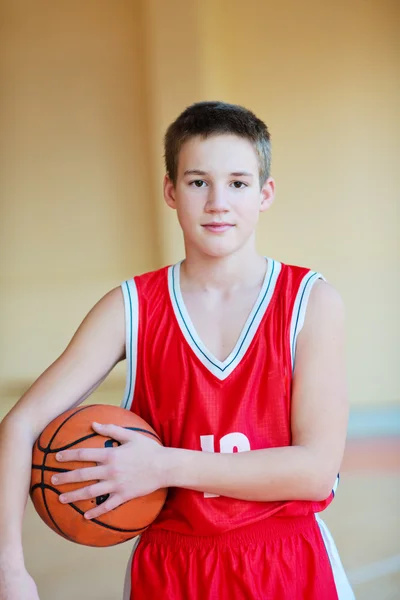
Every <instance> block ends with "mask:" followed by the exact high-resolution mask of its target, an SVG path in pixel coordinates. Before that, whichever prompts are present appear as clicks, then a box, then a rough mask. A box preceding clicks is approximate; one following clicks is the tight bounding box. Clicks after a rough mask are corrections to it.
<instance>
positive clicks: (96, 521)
mask: <svg viewBox="0 0 400 600" xmlns="http://www.w3.org/2000/svg"><path fill="white" fill-rule="evenodd" d="M36 488H41V489H42V491H43V490H44V489H46V490H50V491H52V492H55V493H56V494H57V496H60V495H61V492H60V491H59V490H58V489H57V488H55V487H53V486H52V485H48V484H47V483H44V484H43V485H42V484H40V483H35V485H33V486H32V488H31V493H32V492H33V491H34V490H35V489H36ZM68 504H69V506H71V508H73V509H74V510H75V511H76V512H78V513H79V514H80V515H82V516H83V515H84V514H85V512H86V511H84V510H82V509H81V508H78V506H76V504H74V503H73V502H70V503H68ZM65 506H67V504H66V505H65ZM49 515H50V513H49ZM50 518H51V520H52V521H53V523H54V525H55V526H56V527H57V528H58V529H59V530H60V531H61V533H62V534H63V535H64V536H65V537H68V536H66V534H65V533H64V532H62V530H61V529H60V527H59V526H58V525H57V523H56V522H55V521H54V519H53V517H52V516H51V515H50ZM85 520H86V519H85ZM88 521H91V522H92V523H96V525H101V526H102V527H105V528H106V529H111V530H112V531H118V532H121V533H136V532H137V531H142V530H143V529H146V528H147V527H148V526H147V525H145V526H144V527H138V528H137V529H121V527H116V526H115V525H108V523H103V522H102V521H99V520H98V519H88ZM68 539H71V538H68Z"/></svg>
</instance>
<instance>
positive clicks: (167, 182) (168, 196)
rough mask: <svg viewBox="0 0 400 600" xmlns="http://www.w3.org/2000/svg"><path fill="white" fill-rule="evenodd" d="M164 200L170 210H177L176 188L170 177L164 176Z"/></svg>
mask: <svg viewBox="0 0 400 600" xmlns="http://www.w3.org/2000/svg"><path fill="white" fill-rule="evenodd" d="M164 200H165V202H166V203H167V204H168V206H169V207H170V208H173V209H176V201H175V186H174V184H173V182H172V181H171V179H170V178H169V176H168V175H165V176H164Z"/></svg>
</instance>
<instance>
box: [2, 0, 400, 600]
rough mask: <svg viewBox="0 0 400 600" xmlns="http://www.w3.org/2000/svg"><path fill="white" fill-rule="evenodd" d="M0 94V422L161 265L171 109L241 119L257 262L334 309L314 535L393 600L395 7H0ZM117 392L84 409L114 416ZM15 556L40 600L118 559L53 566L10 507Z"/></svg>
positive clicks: (113, 591) (113, 381) (256, 1)
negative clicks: (342, 426)
mask: <svg viewBox="0 0 400 600" xmlns="http://www.w3.org/2000/svg"><path fill="white" fill-rule="evenodd" d="M0 89H1V97H0V202H1V203H0V285H1V294H0V307H1V310H0V417H2V416H4V415H5V414H6V412H7V411H8V410H9V408H10V407H11V406H12V405H13V403H15V402H16V401H17V399H18V398H19V397H20V396H21V394H22V393H23V392H24V390H25V389H26V388H27V387H28V386H29V385H30V383H31V382H32V381H33V380H34V379H35V378H36V377H37V376H38V375H39V374H40V373H41V372H42V371H43V370H44V369H45V368H46V367H47V366H48V365H49V364H50V363H51V362H52V361H53V360H54V359H55V358H56V357H57V356H58V355H59V354H60V353H61V351H62V350H63V349H64V347H65V345H66V344H67V343H68V341H69V339H70V338H71V336H72V334H73V332H74V331H75V329H76V328H77V326H78V324H79V323H80V321H81V320H82V318H83V317H84V315H85V314H86V313H87V312H88V310H89V309H90V308H91V307H92V305H93V304H94V303H95V302H97V300H98V299H99V298H100V297H101V296H102V295H103V294H104V293H106V292H107V291H108V290H110V289H111V288H112V287H114V286H116V285H118V284H119V283H120V282H121V281H123V280H124V279H127V278H129V277H131V276H133V275H135V274H139V273H142V272H145V271H148V270H152V269H156V268H158V267H160V266H162V265H164V264H168V263H172V262H175V261H177V260H179V259H180V258H182V255H183V244H182V237H181V234H180V230H179V227H178V224H177V222H176V219H175V215H174V213H173V212H171V211H169V210H168V209H167V208H166V207H165V206H164V204H163V199H162V177H163V174H164V167H163V148H162V138H163V134H164V131H165V129H166V127H167V126H168V125H169V123H170V122H171V121H172V120H174V119H175V118H176V117H177V116H178V114H179V113H180V112H181V111H182V110H183V109H184V108H185V107H186V106H187V105H189V104H191V103H192V102H195V101H199V100H223V101H227V102H231V103H238V104H242V105H244V106H246V107H248V108H250V109H251V110H253V111H254V112H255V113H256V114H257V115H258V116H259V117H260V118H262V119H263V120H264V121H265V122H266V123H267V125H268V127H269V129H270V132H271V135H272V146H273V163H272V175H273V176H274V178H275V179H276V183H277V197H276V202H275V204H274V206H273V207H272V209H271V210H270V211H268V212H267V213H266V214H264V215H263V216H262V219H261V223H260V226H259V232H258V247H259V250H260V252H262V253H264V254H266V255H268V256H272V257H274V258H276V259H278V260H281V261H283V262H288V263H292V264H293V263H294V264H300V265H305V266H308V267H310V268H312V269H315V270H319V271H321V272H322V273H323V274H324V275H325V277H326V278H327V279H328V280H329V281H330V282H331V283H332V284H333V285H334V286H335V287H336V288H337V289H338V290H339V291H340V293H341V294H342V296H343V298H344V300H345V303H346V307H347V331H348V344H347V347H348V357H347V360H348V374H349V388H350V401H351V416H350V422H349V435H348V445H347V450H346V455H345V459H344V462H343V470H342V483H341V485H340V487H339V490H338V492H337V497H336V499H335V502H334V503H333V505H332V506H331V507H330V508H329V509H328V510H327V511H326V513H324V519H325V520H326V521H327V523H328V525H329V526H330V528H331V531H332V534H333V536H334V538H335V540H336V543H337V545H338V547H339V551H340V554H341V556H342V560H343V563H344V565H345V567H346V570H347V571H348V574H349V577H350V579H351V581H352V583H353V587H354V590H355V591H356V596H357V598H358V599H360V600H372V599H374V600H394V599H398V598H400V543H399V539H400V535H399V534H400V527H399V509H398V506H400V480H399V474H400V391H399V378H398V370H399V351H398V345H397V341H398V337H399V304H400V290H399V269H398V263H399V242H398V239H399V236H398V226H399V201H400V197H399V186H398V172H399V163H398V161H399V155H400V110H399V107H400V3H399V2H398V0H346V1H345V0H338V1H337V2H335V3H327V2H318V1H317V0H303V2H297V1H295V0H247V1H246V2H243V1H242V0H241V1H239V0H229V2H228V0H201V1H200V0H170V1H169V2H166V1H163V0H79V1H78V0H68V1H67V0H57V2H51V1H50V0H36V1H35V2H30V1H29V0H0ZM124 377H125V374H124V365H119V367H118V368H116V369H115V371H114V372H113V373H112V374H111V375H110V376H109V378H108V379H107V380H106V381H105V383H104V384H103V385H102V386H101V387H100V388H99V390H98V391H97V392H96V393H95V394H94V396H92V397H91V398H90V399H89V402H90V403H93V402H106V403H113V404H114V403H115V404H119V402H120V400H121V399H122V395H123V390H124V385H125V381H124ZM87 402H88V401H87ZM0 535H1V533H0ZM24 538H25V548H26V560H27V565H28V567H29V569H30V571H31V573H32V575H33V576H34V577H35V579H36V581H37V583H38V586H39V590H40V593H41V599H42V600H50V599H51V600H53V599H54V598H57V600H63V599H64V598H65V599H66V598H70V597H71V595H72V594H74V595H75V596H76V597H78V598H82V599H91V598H96V599H98V600H99V599H103V598H104V599H107V600H110V599H114V598H115V599H118V598H120V597H121V588H122V581H123V573H124V570H125V563H126V560H127V558H128V554H129V552H130V546H129V543H128V544H125V545H123V546H121V547H117V548H111V549H107V550H103V549H101V550H100V549H89V548H80V547H78V546H75V545H72V544H70V543H68V542H66V541H64V540H62V539H61V538H60V539H58V536H56V535H55V534H54V533H53V532H51V531H50V530H47V528H46V527H45V525H44V524H43V523H42V522H41V521H40V520H39V518H38V517H37V516H36V514H34V512H33V510H32V507H31V505H30V504H28V510H27V519H26V523H25V529H24ZM66 564H68V567H67V568H66Z"/></svg>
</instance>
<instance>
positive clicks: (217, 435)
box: [122, 259, 336, 535]
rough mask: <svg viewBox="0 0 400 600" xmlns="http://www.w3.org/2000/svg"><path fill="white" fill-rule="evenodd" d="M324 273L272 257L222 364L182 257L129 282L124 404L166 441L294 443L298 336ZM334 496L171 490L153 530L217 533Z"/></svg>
mask: <svg viewBox="0 0 400 600" xmlns="http://www.w3.org/2000/svg"><path fill="white" fill-rule="evenodd" d="M320 278H322V279H323V277H322V276H321V275H320V274H319V273H315V272H313V271H310V270H309V269H306V268H302V267H296V266H289V265H285V264H282V263H280V262H278V261H276V260H273V259H268V264H267V270H266V275H265V278H264V282H263V285H262V288H261V291H260V293H259V296H258V298H257V301H256V303H255V305H254V306H253V309H252V311H251V313H250V315H249V317H248V319H247V321H246V323H245V325H244V327H243V330H242V333H241V335H240V337H239V339H238V340H237V343H236V346H235V348H234V349H233V350H232V352H231V354H230V355H229V356H228V357H227V358H226V360H224V361H220V360H217V359H216V358H215V357H214V356H213V355H212V354H211V353H210V352H209V351H208V349H207V348H206V347H205V346H204V344H203V343H202V341H201V340H200V339H199V337H198V335H197V333H196V331H195V328H194V326H193V324H192V322H191V320H190V316H189V314H188V312H187V310H186V308H185V304H184V301H183V298H182V294H181V290H180V263H178V264H176V265H174V266H170V267H165V268H163V269H160V270H158V271H155V272H151V273H146V274H144V275H140V276H138V277H135V278H134V279H131V280H129V281H127V282H125V283H124V284H123V285H122V290H123V294H124V300H125V315H126V336H127V341H126V360H127V384H126V389H125V397H124V401H123V404H122V406H123V407H124V408H127V409H129V410H132V411H133V412H135V413H136V414H138V415H140V416H141V417H142V418H143V419H145V421H147V423H149V424H150V425H151V426H152V427H153V428H154V430H155V431H156V432H157V434H158V435H159V436H160V438H161V440H162V442H163V444H164V445H165V446H169V447H174V448H185V449H190V450H198V451H204V452H242V451H247V450H257V449H263V448H273V447H282V446H289V445H290V444H291V428H290V418H291V388H292V374H293V369H294V361H295V353H296V340H297V336H298V334H299V332H300V330H301V328H302V326H303V323H304V318H305V312H306V307H307V302H308V298H309V295H310V291H311V289H312V286H313V284H314V283H315V281H317V280H318V279H320ZM335 485H336V484H335ZM333 495H334V492H333V491H332V493H331V494H330V496H329V497H328V498H327V499H326V500H325V501H322V502H313V501H284V500H282V501H279V502H275V501H274V502H250V501H245V500H236V499H232V498H227V497H224V496H215V495H212V494H208V493H207V492H205V493H204V492H196V491H191V490H186V489H182V488H170V489H169V492H168V497H167V501H166V504H165V506H164V508H163V510H162V511H161V513H160V515H159V516H158V518H157V520H156V521H155V522H154V523H153V524H152V528H162V529H167V530H172V531H176V532H180V533H192V534H193V533H194V534H200V535H213V534H218V533H222V532H225V531H228V530H231V529H234V528H237V527H242V526H245V525H249V524H252V523H255V522H257V521H260V520H262V519H265V518H267V517H269V516H271V515H273V514H276V515H278V516H279V515H282V516H297V515H306V514H309V513H314V512H319V511H321V510H323V509H324V508H326V506H327V505H328V504H329V503H330V502H331V500H332V498H333Z"/></svg>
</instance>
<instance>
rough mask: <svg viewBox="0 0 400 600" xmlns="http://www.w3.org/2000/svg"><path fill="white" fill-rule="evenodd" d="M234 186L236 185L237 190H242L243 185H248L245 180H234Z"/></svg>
mask: <svg viewBox="0 0 400 600" xmlns="http://www.w3.org/2000/svg"><path fill="white" fill-rule="evenodd" d="M232 185H233V187H235V188H236V189H237V190H241V189H242V188H243V187H247V185H246V184H245V183H243V181H233V182H232Z"/></svg>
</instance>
